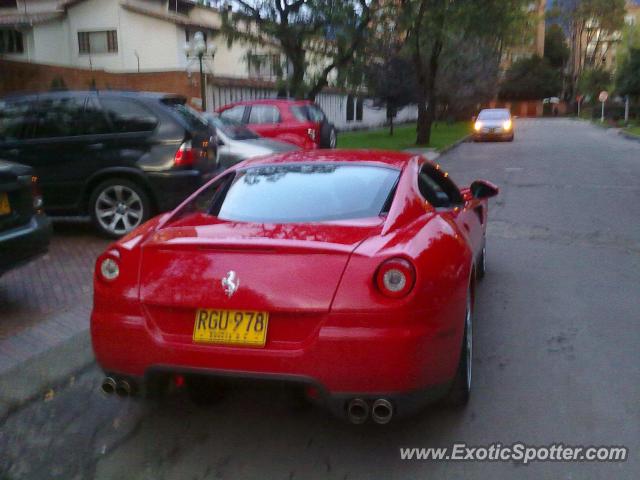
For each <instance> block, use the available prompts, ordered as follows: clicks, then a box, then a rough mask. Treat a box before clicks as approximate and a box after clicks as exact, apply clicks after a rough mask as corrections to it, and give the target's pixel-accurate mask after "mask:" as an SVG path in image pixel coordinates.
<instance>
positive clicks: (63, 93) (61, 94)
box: [2, 90, 184, 100]
mask: <svg viewBox="0 0 640 480" xmlns="http://www.w3.org/2000/svg"><path fill="white" fill-rule="evenodd" d="M89 95H97V96H105V97H106V96H114V97H124V98H143V99H144V98H146V99H150V100H161V99H164V98H184V97H183V96H182V95H177V94H174V93H165V92H136V91H131V90H58V91H53V92H34V93H27V94H11V95H7V96H4V97H2V99H3V100H37V99H41V98H66V97H70V96H89Z"/></svg>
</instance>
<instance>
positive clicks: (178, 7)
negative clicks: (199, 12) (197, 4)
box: [169, 0, 193, 15]
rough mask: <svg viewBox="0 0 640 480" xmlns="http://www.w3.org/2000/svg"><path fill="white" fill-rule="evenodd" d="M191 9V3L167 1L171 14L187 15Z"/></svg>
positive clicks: (177, 0)
mask: <svg viewBox="0 0 640 480" xmlns="http://www.w3.org/2000/svg"><path fill="white" fill-rule="evenodd" d="M192 7H193V2H186V1H184V0H169V12H171V13H179V14H181V15H188V14H189V11H190V10H191V8H192Z"/></svg>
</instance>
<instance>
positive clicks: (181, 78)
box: [0, 60, 200, 102]
mask: <svg viewBox="0 0 640 480" xmlns="http://www.w3.org/2000/svg"><path fill="white" fill-rule="evenodd" d="M199 80H200V79H199V75H191V78H189V76H188V75H187V73H186V72H184V71H170V72H143V73H112V72H105V71H104V70H86V69H80V68H68V67H58V66H53V65H43V64H36V63H24V62H12V61H8V60H0V95H6V94H8V93H17V92H43V91H48V90H51V89H52V86H54V85H55V84H56V83H57V84H59V83H60V81H62V82H64V85H65V86H66V88H67V89H69V90H88V89H93V88H97V89H99V90H109V89H112V90H140V91H151V92H169V93H177V94H180V95H184V96H185V97H187V99H188V100H189V101H190V102H191V100H192V99H195V100H196V101H197V102H199V100H200V81H199Z"/></svg>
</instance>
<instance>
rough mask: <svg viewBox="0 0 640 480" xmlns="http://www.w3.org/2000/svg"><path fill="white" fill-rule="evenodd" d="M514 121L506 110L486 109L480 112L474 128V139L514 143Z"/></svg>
mask: <svg viewBox="0 0 640 480" xmlns="http://www.w3.org/2000/svg"><path fill="white" fill-rule="evenodd" d="M513 129H514V126H513V119H512V118H511V112H509V110H508V109H506V108H486V109H484V110H481V111H480V114H479V115H478V118H476V121H475V124H474V126H473V139H474V140H475V141H479V140H507V141H508V142H512V141H513V138H514V133H513Z"/></svg>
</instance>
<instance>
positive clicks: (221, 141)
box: [216, 137, 224, 147]
mask: <svg viewBox="0 0 640 480" xmlns="http://www.w3.org/2000/svg"><path fill="white" fill-rule="evenodd" d="M216 138H217V140H216V143H217V144H218V146H219V147H222V146H223V145H224V140H222V139H221V138H220V137H216Z"/></svg>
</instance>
